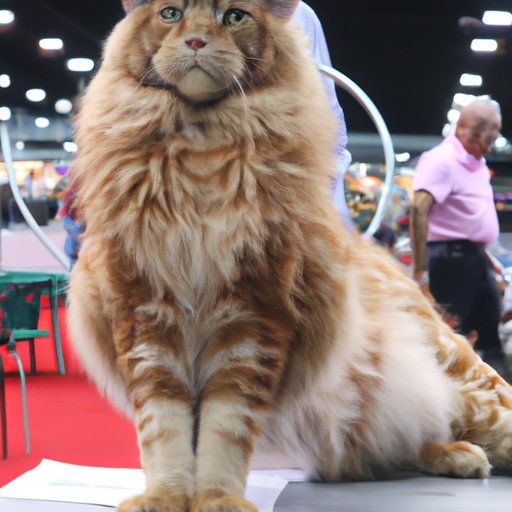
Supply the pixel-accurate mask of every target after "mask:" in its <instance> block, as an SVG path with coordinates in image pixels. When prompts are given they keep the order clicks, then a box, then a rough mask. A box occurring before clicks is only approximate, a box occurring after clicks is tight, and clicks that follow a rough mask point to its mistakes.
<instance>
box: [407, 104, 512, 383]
mask: <svg viewBox="0 0 512 512" xmlns="http://www.w3.org/2000/svg"><path fill="white" fill-rule="evenodd" d="M500 129H501V112H500V107H499V105H498V103H496V102H495V101H493V100H490V99H477V100H475V101H473V102H472V103H470V104H469V105H467V106H466V107H465V108H464V109H463V110H462V111H461V115H460V118H459V120H458V122H457V126H456V129H455V134H454V135H449V136H448V137H446V138H445V139H444V140H443V141H442V142H441V144H439V145H438V146H436V147H435V148H433V149H431V150H430V151H427V152H426V153H424V154H423V155H422V156H421V157H420V160H419V161H418V165H417V168H416V174H415V176H414V181H413V189H414V199H413V206H412V209H411V234H412V238H413V275H414V279H415V280H416V281H417V282H418V283H419V284H420V286H421V287H422V288H423V289H428V290H429V291H430V293H431V294H432V296H433V297H434V299H435V300H436V302H437V303H438V304H439V305H441V306H442V307H443V308H444V309H445V310H446V312H447V313H448V314H449V315H450V316H451V318H452V319H453V320H452V321H453V322H455V327H456V329H458V330H459V331H460V332H461V333H462V334H465V335H469V334H470V333H471V332H472V331H476V332H477V334H478V339H477V342H476V345H475V348H476V350H477V351H480V352H481V354H482V358H483V359H484V361H486V362H488V363H489V364H491V365H492V366H494V367H495V368H496V370H497V371H498V372H500V373H501V374H502V375H503V376H505V378H507V379H508V378H509V373H508V370H507V367H506V363H505V356H504V352H503V348H502V345H501V341H500V338H499V336H498V324H499V318H500V302H499V292H498V288H497V285H496V279H495V275H494V269H493V267H492V265H491V262H490V260H489V258H488V257H487V254H486V251H485V247H486V245H487V244H489V243H492V242H494V241H496V240H497V238H498V235H499V225H498V217H497V213H496V208H495V205H494V196H493V190H492V187H491V183H490V172H489V169H488V167H487V164H486V161H485V158H484V155H485V154H486V153H487V152H488V151H489V148H490V147H491V145H492V143H493V142H494V140H495V139H496V138H497V136H498V135H499V132H500Z"/></svg>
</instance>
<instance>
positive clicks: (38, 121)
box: [35, 117, 50, 128]
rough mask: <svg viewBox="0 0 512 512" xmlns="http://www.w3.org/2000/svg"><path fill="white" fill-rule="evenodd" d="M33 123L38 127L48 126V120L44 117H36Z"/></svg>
mask: <svg viewBox="0 0 512 512" xmlns="http://www.w3.org/2000/svg"><path fill="white" fill-rule="evenodd" d="M35 123H36V126H37V127H38V128H48V126H50V120H49V119H48V118H46V117H38V118H36V120H35Z"/></svg>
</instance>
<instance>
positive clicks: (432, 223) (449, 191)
mask: <svg viewBox="0 0 512 512" xmlns="http://www.w3.org/2000/svg"><path fill="white" fill-rule="evenodd" d="M490 178H491V177H490V173H489V169H488V168H487V165H486V163H485V159H484V158H481V159H477V158H475V157H474V156H473V155H470V154H469V153H468V152H467V151H466V150H465V149H464V146H463V145H462V144H461V142H460V141H459V140H458V139H457V138H456V137H455V136H453V135H449V136H448V137H446V138H445V139H444V140H443V142H441V144H439V145H438V146H436V147H435V148H433V149H431V150H430V151H427V152H426V153H423V155H421V157H420V159H419V161H418V165H417V167H416V174H415V176H414V180H413V189H414V191H418V190H425V191H427V192H429V193H430V194H431V195H432V197H433V198H434V201H435V202H434V204H433V205H432V209H431V210H430V214H429V218H428V223H429V229H428V240H430V241H434V240H461V239H462V240H471V241H473V242H484V243H490V242H494V241H495V240H496V239H497V238H498V234H499V226H498V216H497V214H496V207H495V205H494V198H493V191H492V187H491V183H490Z"/></svg>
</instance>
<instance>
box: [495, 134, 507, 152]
mask: <svg viewBox="0 0 512 512" xmlns="http://www.w3.org/2000/svg"><path fill="white" fill-rule="evenodd" d="M507 144H508V140H507V138H506V137H503V135H500V136H499V137H498V138H497V139H496V140H495V141H494V145H495V146H496V147H497V148H498V149H503V148H504V147H506V146H507Z"/></svg>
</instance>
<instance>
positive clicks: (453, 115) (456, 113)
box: [447, 108, 460, 124]
mask: <svg viewBox="0 0 512 512" xmlns="http://www.w3.org/2000/svg"><path fill="white" fill-rule="evenodd" d="M447 117H448V121H450V123H452V124H455V123H456V122H457V121H458V120H459V117H460V110H457V109H456V108H452V109H451V110H449V111H448V115H447Z"/></svg>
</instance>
